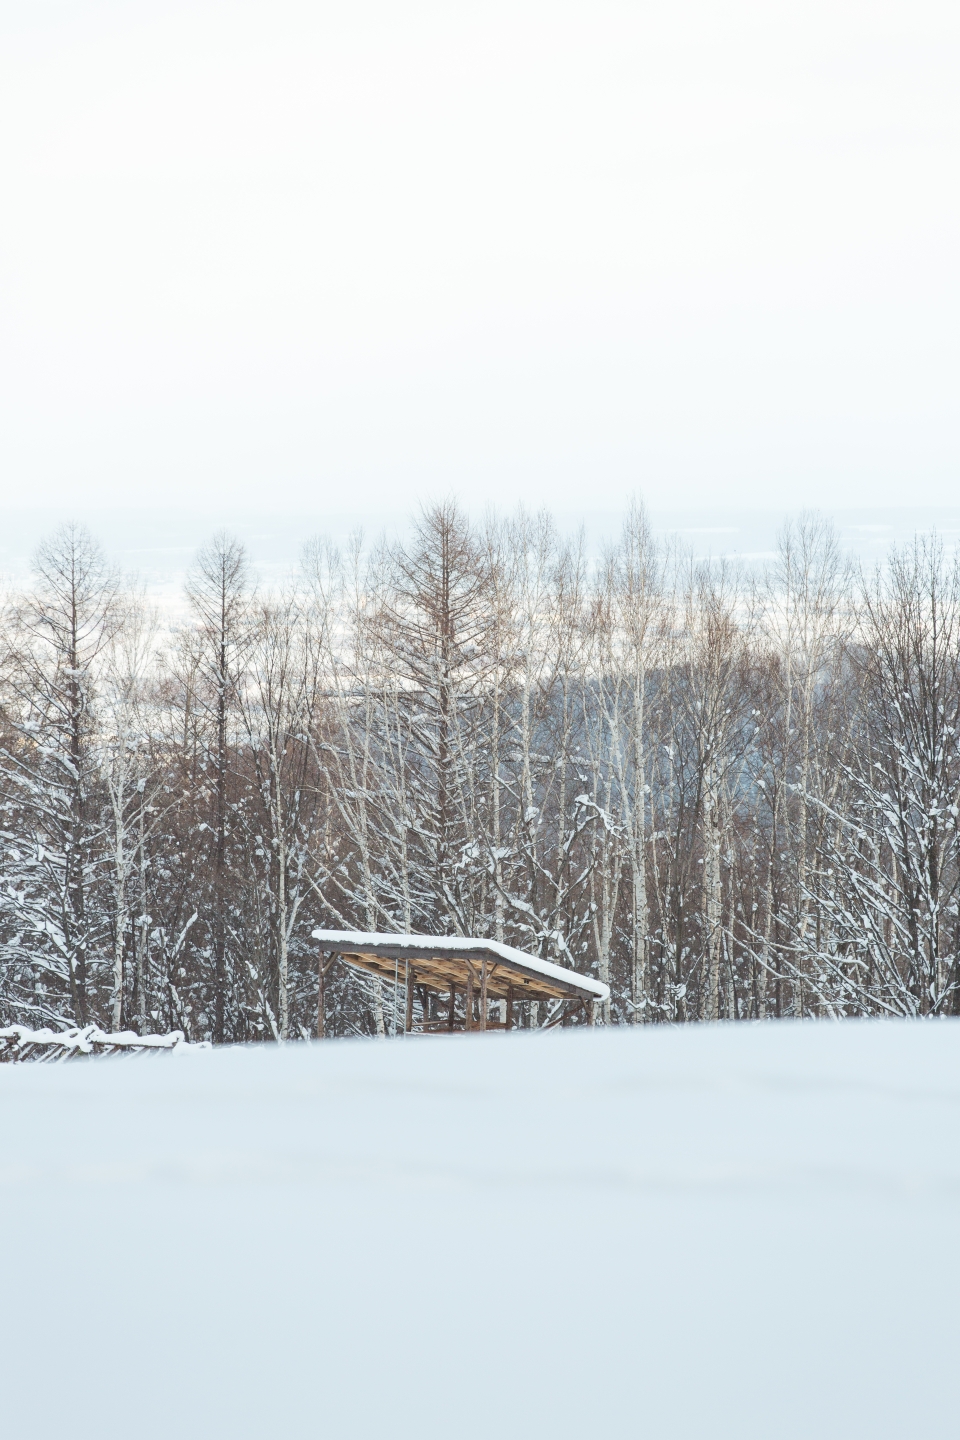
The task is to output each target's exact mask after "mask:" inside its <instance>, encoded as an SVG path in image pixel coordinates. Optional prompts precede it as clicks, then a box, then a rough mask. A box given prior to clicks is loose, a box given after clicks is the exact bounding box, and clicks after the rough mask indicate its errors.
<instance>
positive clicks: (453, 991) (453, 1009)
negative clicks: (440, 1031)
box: [447, 985, 457, 1030]
mask: <svg viewBox="0 0 960 1440" xmlns="http://www.w3.org/2000/svg"><path fill="white" fill-rule="evenodd" d="M456 1013H457V987H456V985H451V986H450V1014H449V1015H448V1016H447V1029H448V1030H452V1029H453V1022H454V1018H455V1016H456Z"/></svg>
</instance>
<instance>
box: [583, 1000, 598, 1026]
mask: <svg viewBox="0 0 960 1440" xmlns="http://www.w3.org/2000/svg"><path fill="white" fill-rule="evenodd" d="M584 1004H585V1005H586V1007H587V1024H588V1025H596V1023H597V1002H596V1000H585V1001H584Z"/></svg>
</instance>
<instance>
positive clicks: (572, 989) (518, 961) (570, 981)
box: [313, 930, 610, 1000]
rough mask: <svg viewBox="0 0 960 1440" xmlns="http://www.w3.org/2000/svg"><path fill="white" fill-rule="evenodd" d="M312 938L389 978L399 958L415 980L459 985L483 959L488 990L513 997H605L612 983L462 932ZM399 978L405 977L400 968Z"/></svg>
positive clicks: (332, 933) (320, 934)
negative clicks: (410, 967) (412, 968)
mask: <svg viewBox="0 0 960 1440" xmlns="http://www.w3.org/2000/svg"><path fill="white" fill-rule="evenodd" d="M313 938H314V940H316V941H318V942H319V944H320V945H321V947H322V948H323V949H325V950H335V951H338V952H339V953H340V954H341V955H343V956H344V958H345V959H347V960H351V961H353V962H354V963H355V964H357V965H360V966H362V968H363V969H365V970H370V971H372V972H373V973H374V974H376V975H380V976H382V977H384V978H385V979H390V980H392V979H393V978H394V975H395V973H396V967H397V964H398V963H400V964H404V965H405V964H407V963H408V962H410V963H413V962H415V963H416V972H417V982H418V984H425V985H430V986H433V987H434V988H436V989H438V990H448V989H449V988H450V986H451V985H459V986H463V985H464V983H465V981H466V978H467V974H468V971H469V970H470V969H472V968H473V967H474V965H483V963H484V961H486V968H487V974H486V986H487V995H488V996H489V997H490V998H491V999H494V1000H496V999H506V998H507V996H508V992H509V991H512V992H513V996H514V998H515V999H517V1000H552V999H575V1000H606V999H607V997H608V996H609V994H610V987H609V986H608V985H604V984H603V983H602V982H601V981H600V980H594V979H593V978H592V977H591V976H589V975H580V974H579V973H578V972H577V971H576V970H570V969H568V968H567V967H566V966H564V965H554V964H553V962H552V961H550V960H541V959H539V958H538V957H537V956H536V955H528V954H527V953H526V952H525V951H524V950H515V949H514V948H513V946H512V945H500V944H498V943H497V941H496V940H478V939H475V938H473V937H470V936H463V935H399V934H398V935H389V934H377V933H374V932H372V931H362V930H314V931H313ZM400 979H401V980H402V979H403V975H402V973H401V975H400Z"/></svg>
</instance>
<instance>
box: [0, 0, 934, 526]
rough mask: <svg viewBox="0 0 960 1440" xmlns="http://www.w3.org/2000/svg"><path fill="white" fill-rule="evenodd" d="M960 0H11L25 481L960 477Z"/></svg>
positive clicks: (577, 490)
mask: <svg viewBox="0 0 960 1440" xmlns="http://www.w3.org/2000/svg"><path fill="white" fill-rule="evenodd" d="M958 39H960V6H958V5H957V4H956V3H953V4H950V5H947V4H933V3H930V0H904V3H892V4H891V3H884V0H871V3H863V4H861V3H854V0H826V3H822V0H796V3H795V0H788V3H776V0H763V3H747V0H731V3H728V4H724V3H718V0H711V3H691V0H657V3H640V0H633V3H615V0H572V3H565V0H549V3H544V0H510V3H506V4H501V3H499V0H483V3H472V0H449V3H443V4H441V3H430V0H394V3H389V4H388V3H377V0H354V3H347V0H341V3H339V4H325V3H323V0H314V3H310V4H301V3H296V0H248V3H244V0H229V3H209V0H194V3H190V4H185V3H176V0H166V3H154V0H129V3H120V0H3V4H2V6H0V183H2V214H0V484H2V487H3V493H4V496H5V498H6V500H7V502H8V503H10V504H13V505H30V506H37V505H50V506H51V507H62V506H64V505H68V506H71V507H72V508H74V509H77V510H82V509H84V508H86V507H103V506H111V505H133V504H143V505H150V506H156V505H158V504H159V505H167V504H169V505H176V506H183V507H190V506H196V507H199V508H202V509H203V510H204V511H205V512H214V511H216V510H217V509H218V507H226V508H230V507H233V508H236V507H249V506H254V507H258V508H264V507H265V508H268V509H276V510H277V511H282V510H291V511H292V510H303V509H304V508H309V509H310V510H311V511H317V510H320V509H322V508H324V507H325V506H328V505H329V506H331V507H333V508H334V509H336V510H338V511H340V512H342V511H344V510H345V509H347V510H351V511H355V512H356V513H358V514H362V513H365V512H366V511H369V512H370V513H376V512H377V511H378V510H382V509H384V508H387V509H389V510H391V511H396V510H397V509H400V508H403V507H404V506H406V505H408V504H412V503H413V502H415V501H416V500H418V499H422V498H425V497H429V496H435V495H439V494H446V493H450V492H453V493H457V494H460V495H462V496H463V497H464V498H466V499H468V500H469V501H470V502H471V503H477V502H478V501H484V502H485V501H492V502H495V503H498V504H500V505H509V504H512V503H513V502H514V501H516V500H518V499H520V500H524V501H525V502H526V503H528V504H530V505H537V504H541V503H543V502H548V503H553V504H554V505H555V506H558V507H560V508H561V509H563V508H566V509H571V508H577V507H578V506H590V507H597V506H599V507H613V506H617V505H619V504H620V503H621V501H622V499H623V498H624V497H625V496H626V495H627V494H628V493H630V492H634V491H635V492H639V493H641V494H643V495H644V496H645V497H646V498H647V499H648V501H649V503H650V504H651V505H652V506H654V507H657V506H664V505H673V506H676V505H697V504H702V503H707V502H709V503H710V504H712V505H714V506H715V505H717V504H718V503H725V504H737V505H748V506H749V505H758V506H762V505H766V506H769V505H770V504H775V505H789V506H793V505H796V506H799V505H802V504H829V505H841V504H843V505H886V504H903V503H906V502H910V503H924V504H940V503H944V502H947V501H952V502H957V501H958V500H960V488H958V486H957V480H958V476H960V427H958V424H957V420H958V413H957V412H958V395H960V386H958V382H960V375H958V370H960V364H958V335H960V303H958V301H960V295H958V290H960V287H958V257H960V224H958V210H960V186H958V159H960V84H958V75H960V63H958V62H960V44H958Z"/></svg>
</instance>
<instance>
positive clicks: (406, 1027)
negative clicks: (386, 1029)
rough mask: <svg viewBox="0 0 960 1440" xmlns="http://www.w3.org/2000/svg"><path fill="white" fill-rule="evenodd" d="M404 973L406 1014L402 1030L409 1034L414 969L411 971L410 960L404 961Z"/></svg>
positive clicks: (411, 1024) (411, 1022) (411, 1017)
mask: <svg viewBox="0 0 960 1440" xmlns="http://www.w3.org/2000/svg"><path fill="white" fill-rule="evenodd" d="M405 974H406V985H407V1015H406V1020H405V1021H404V1026H403V1030H404V1034H405V1035H409V1034H410V1033H411V1031H412V1030H413V985H414V971H413V966H412V965H411V964H410V961H409V960H408V961H407V963H406V971H405Z"/></svg>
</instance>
